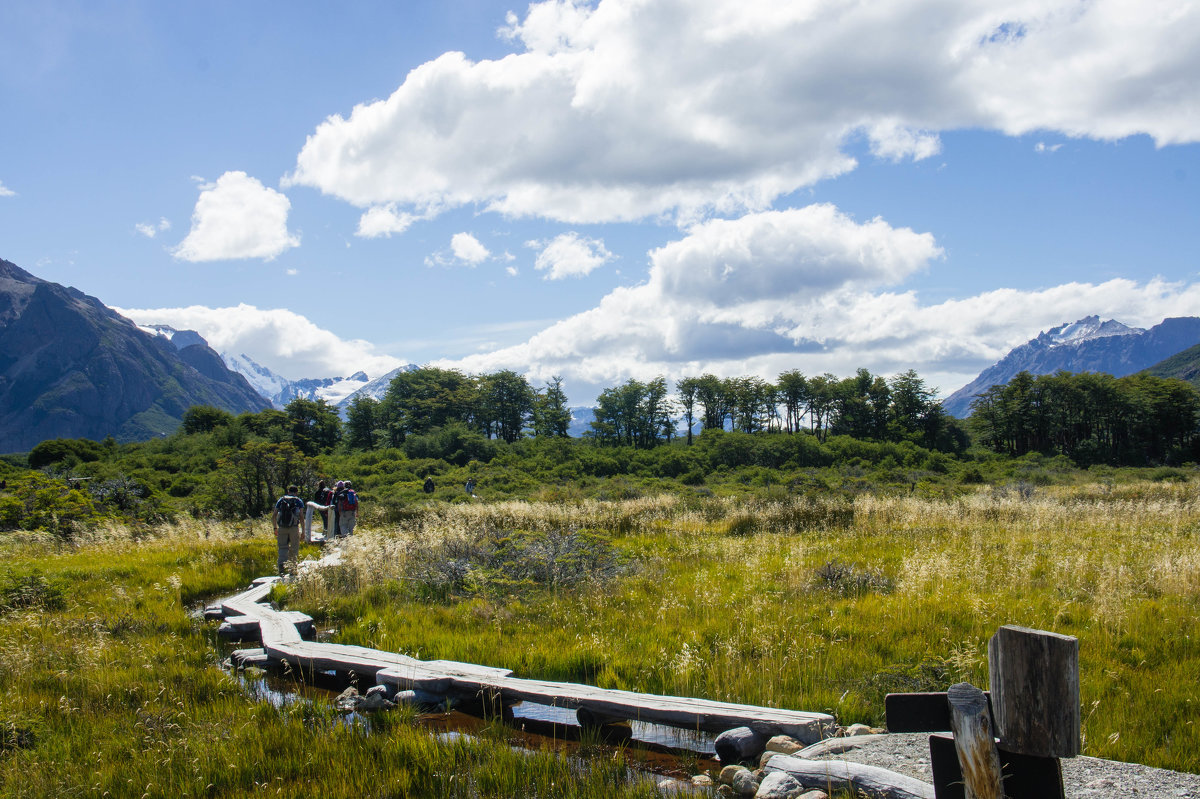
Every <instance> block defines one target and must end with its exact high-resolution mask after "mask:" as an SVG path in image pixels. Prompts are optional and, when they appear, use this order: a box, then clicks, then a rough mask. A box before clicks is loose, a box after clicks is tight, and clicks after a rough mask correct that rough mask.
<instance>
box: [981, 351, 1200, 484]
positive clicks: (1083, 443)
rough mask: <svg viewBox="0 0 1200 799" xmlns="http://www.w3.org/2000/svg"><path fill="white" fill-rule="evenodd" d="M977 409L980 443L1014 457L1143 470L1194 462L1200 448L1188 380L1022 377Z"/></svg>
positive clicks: (987, 395) (1196, 398)
mask: <svg viewBox="0 0 1200 799" xmlns="http://www.w3.org/2000/svg"><path fill="white" fill-rule="evenodd" d="M971 409H972V414H971V419H970V425H971V429H972V431H973V432H974V434H975V437H976V439H977V440H978V442H979V443H980V444H982V445H984V446H986V447H989V448H990V449H992V450H994V451H996V452H1000V453H1004V454H1006V455H1015V456H1019V455H1024V454H1025V453H1027V452H1040V453H1043V454H1054V455H1065V456H1067V457H1069V458H1071V460H1073V461H1075V462H1076V463H1077V464H1080V465H1088V464H1092V463H1113V464H1135V465H1141V464H1153V463H1165V462H1169V461H1174V462H1180V461H1183V460H1194V459H1195V457H1196V450H1197V446H1198V444H1200V428H1198V427H1197V419H1198V418H1200V394H1197V393H1196V390H1195V389H1194V388H1192V387H1191V386H1190V385H1189V384H1188V383H1185V382H1183V381H1182V380H1174V379H1169V378H1160V377H1153V376H1151V375H1147V374H1136V375H1130V376H1128V377H1113V376H1112V375H1109V374H1101V373H1094V372H1083V373H1080V374H1071V373H1068V372H1059V373H1057V374H1053V375H1038V376H1034V375H1031V374H1029V372H1021V373H1020V374H1018V375H1017V376H1016V377H1014V378H1013V379H1012V380H1010V381H1009V382H1008V383H1006V384H1005V385H1000V386H992V387H991V388H990V389H988V390H987V391H985V392H984V393H983V394H981V395H979V396H978V397H977V398H976V400H975V402H974V403H972V406H971Z"/></svg>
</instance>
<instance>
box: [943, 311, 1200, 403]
mask: <svg viewBox="0 0 1200 799" xmlns="http://www.w3.org/2000/svg"><path fill="white" fill-rule="evenodd" d="M1197 343H1200V318H1197V317H1194V316H1183V317H1176V318H1173V319H1164V320H1163V321H1162V322H1161V323H1159V324H1157V325H1155V326H1154V327H1152V328H1150V329H1149V330H1143V329H1142V328H1140V327H1129V326H1128V325H1124V324H1122V323H1120V322H1118V321H1116V320H1115V319H1107V320H1105V321H1103V322H1102V321H1100V317H1099V316H1088V317H1084V318H1083V319H1080V320H1079V321H1077V322H1070V323H1067V324H1063V325H1059V326H1058V327H1055V328H1052V329H1050V330H1047V331H1045V332H1043V333H1041V334H1039V335H1038V336H1037V338H1034V339H1030V340H1029V341H1027V342H1025V343H1024V344H1022V345H1021V346H1019V347H1016V348H1014V349H1013V350H1012V351H1010V352H1009V353H1008V355H1005V356H1004V357H1003V358H1002V359H1000V360H999V361H997V362H996V363H995V364H993V365H992V366H989V367H988V368H987V369H985V370H983V372H981V373H980V374H979V377H977V378H975V379H974V380H972V381H971V382H970V383H968V384H967V385H965V386H963V387H962V388H960V389H959V390H958V391H955V392H954V393H953V394H951V395H950V396H949V397H947V398H946V399H945V400H943V401H942V407H943V408H944V409H945V410H946V412H947V413H949V414H951V415H952V416H958V417H960V418H961V417H965V416H968V415H970V413H971V403H972V402H973V401H974V399H975V396H976V395H978V394H982V393H983V392H984V391H987V390H988V389H989V388H991V387H992V386H995V385H1003V384H1005V383H1007V382H1008V381H1009V380H1011V379H1012V378H1013V377H1014V376H1015V375H1017V374H1019V373H1020V372H1029V373H1030V374H1034V375H1049V374H1054V373H1055V372H1057V371H1059V370H1065V371H1067V372H1107V373H1108V374H1111V375H1113V376H1114V377H1124V376H1125V375H1130V374H1133V373H1134V372H1140V371H1141V370H1143V369H1147V368H1149V367H1151V366H1153V365H1154V364H1156V363H1158V362H1159V361H1162V360H1164V359H1165V358H1169V357H1171V356H1172V355H1174V354H1175V353H1177V352H1182V351H1183V350H1185V349H1187V348H1188V347H1191V346H1193V345H1195V344H1197Z"/></svg>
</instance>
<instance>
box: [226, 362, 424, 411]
mask: <svg viewBox="0 0 1200 799" xmlns="http://www.w3.org/2000/svg"><path fill="white" fill-rule="evenodd" d="M221 357H222V358H223V359H224V361H225V364H226V365H227V366H228V367H229V368H230V369H232V370H233V371H235V372H238V373H239V374H241V375H243V376H244V377H245V378H246V379H247V380H248V381H250V385H252V386H254V388H255V390H256V391H258V393H259V394H262V395H263V396H264V397H266V398H267V399H268V400H270V401H271V405H272V406H274V407H276V408H283V407H284V406H285V405H287V404H288V403H289V402H291V401H292V400H294V399H295V398H296V397H303V398H304V399H310V400H317V399H323V400H325V401H326V402H328V403H329V404H330V405H333V406H334V407H336V408H337V409H338V411H339V412H342V413H343V414H344V412H345V410H346V407H347V406H349V404H350V401H351V400H352V399H354V397H357V396H367V397H371V398H372V399H382V398H383V395H384V394H385V393H387V389H388V386H389V385H390V384H391V382H392V378H393V377H395V376H396V375H398V374H400V373H401V372H411V371H413V370H414V369H418V368H419V367H418V366H417V365H416V364H412V363H410V364H405V365H404V366H399V367H397V368H395V369H393V370H392V371H390V372H388V373H387V374H385V375H381V376H379V377H377V378H375V379H374V380H372V379H371V378H370V377H368V375H367V373H366V372H362V371H359V372H355V373H354V374H352V375H350V376H349V377H306V378H302V379H300V380H288V379H287V378H286V377H281V376H280V375H277V374H275V373H274V372H272V371H271V370H270V369H268V368H267V367H265V366H263V365H262V364H260V363H257V362H256V361H255V360H254V359H253V358H251V357H250V356H249V355H246V354H245V353H241V354H238V355H233V354H231V353H228V352H223V353H221Z"/></svg>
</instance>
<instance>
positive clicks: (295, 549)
mask: <svg viewBox="0 0 1200 799" xmlns="http://www.w3.org/2000/svg"><path fill="white" fill-rule="evenodd" d="M275 541H276V542H277V543H278V544H279V573H280V574H283V567H284V566H285V565H288V564H290V565H291V568H292V570H293V571H294V570H295V568H296V562H297V561H299V560H300V525H296V526H295V527H276V528H275Z"/></svg>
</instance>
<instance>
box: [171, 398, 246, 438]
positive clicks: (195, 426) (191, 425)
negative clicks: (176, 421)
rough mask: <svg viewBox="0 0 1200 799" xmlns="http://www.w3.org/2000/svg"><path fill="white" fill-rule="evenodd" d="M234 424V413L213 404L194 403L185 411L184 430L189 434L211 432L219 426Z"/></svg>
mask: <svg viewBox="0 0 1200 799" xmlns="http://www.w3.org/2000/svg"><path fill="white" fill-rule="evenodd" d="M230 424H233V414H232V413H230V412H229V411H226V410H223V409H221V408H215V407H213V406H212V405H193V406H192V407H190V408H188V409H187V410H186V411H184V413H183V425H182V430H183V432H184V433H185V434H187V435H193V434H195V433H211V432H212V431H213V430H215V429H216V428H218V427H225V426H227V425H230Z"/></svg>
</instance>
